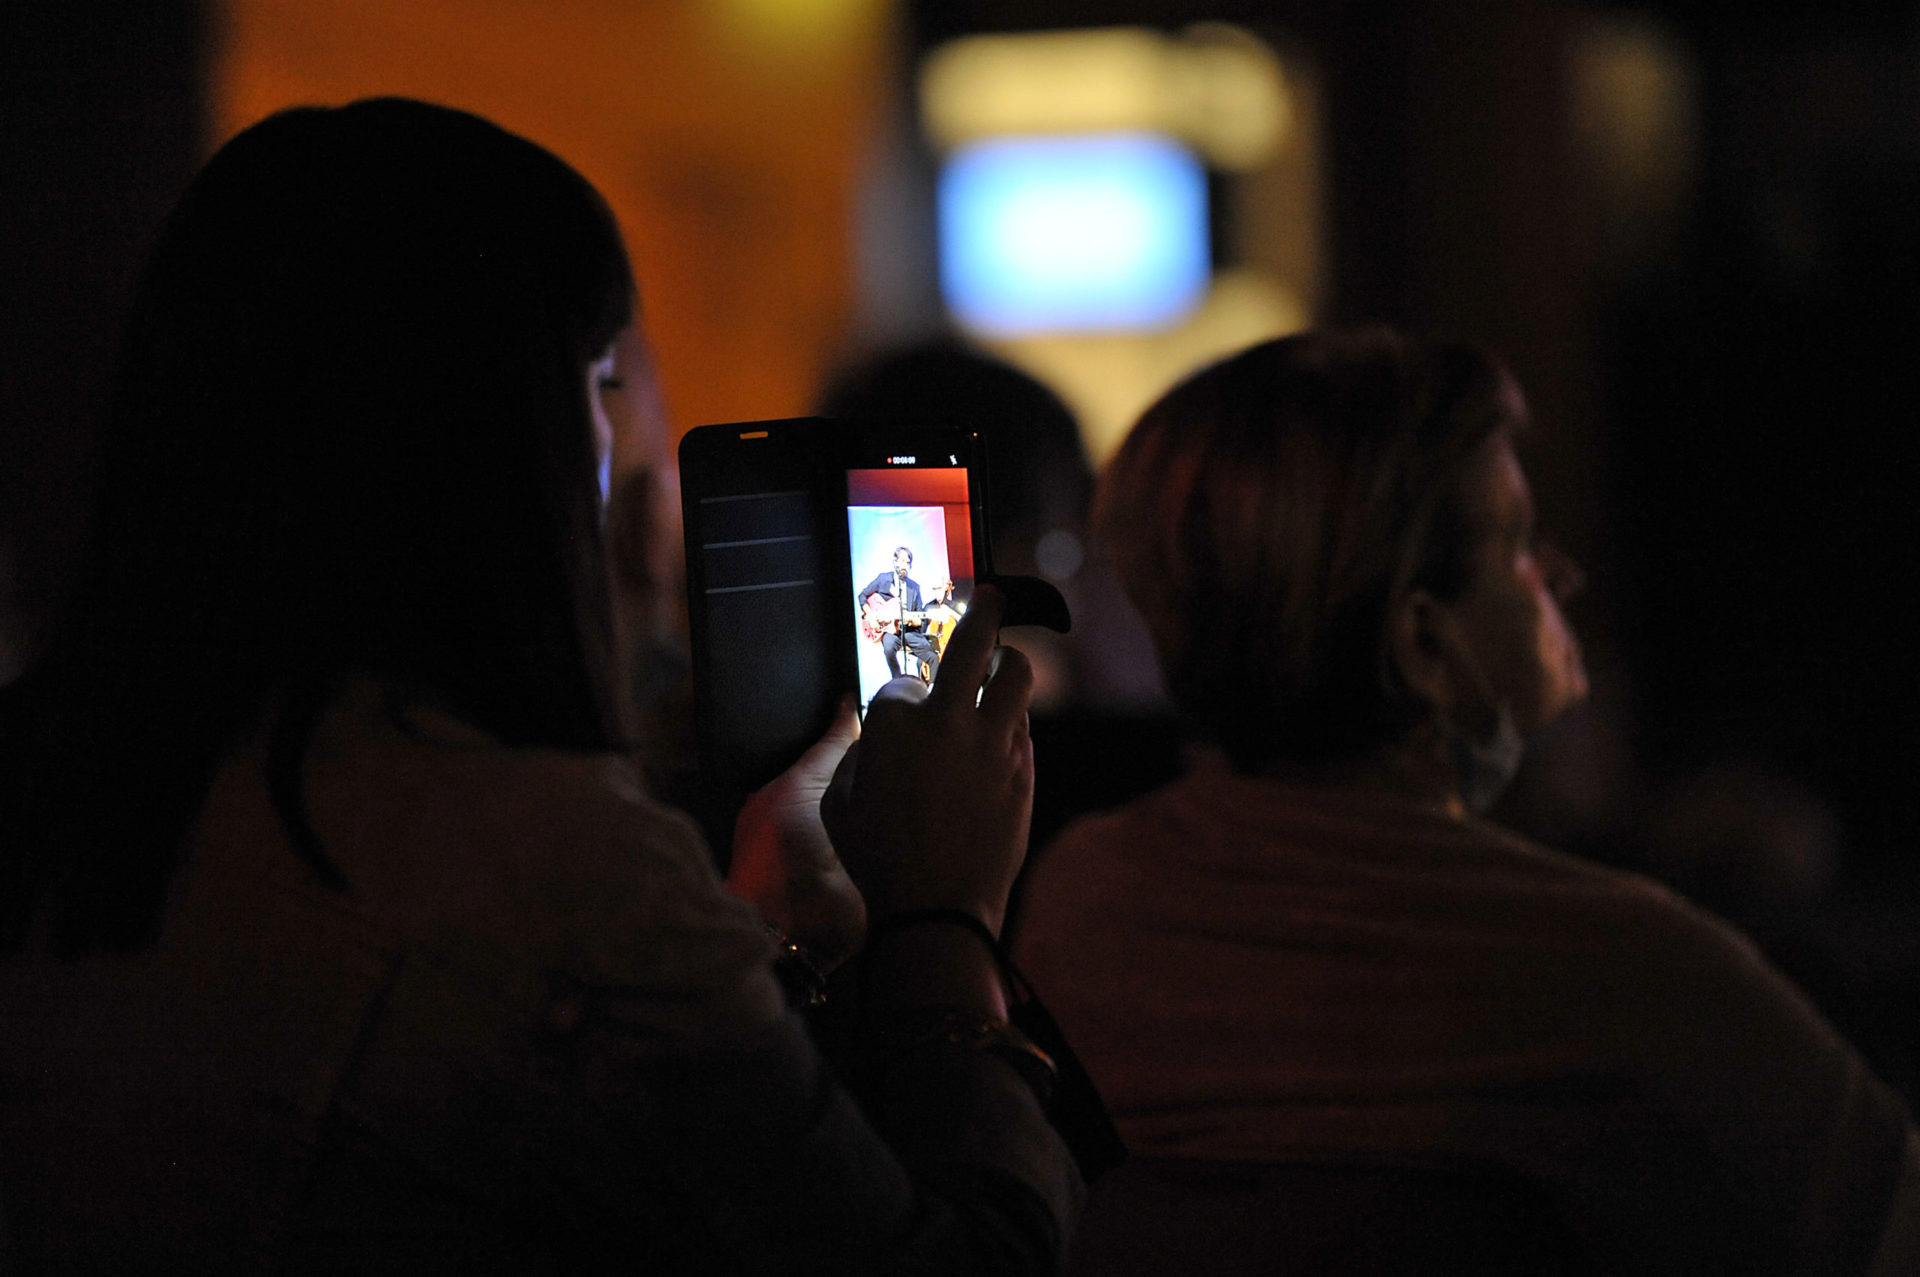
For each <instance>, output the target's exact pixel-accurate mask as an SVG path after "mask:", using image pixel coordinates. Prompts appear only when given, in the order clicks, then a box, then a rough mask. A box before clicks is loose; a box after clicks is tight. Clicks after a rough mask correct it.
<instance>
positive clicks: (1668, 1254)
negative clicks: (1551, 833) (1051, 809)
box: [1018, 328, 1920, 1277]
mask: <svg viewBox="0 0 1920 1277" xmlns="http://www.w3.org/2000/svg"><path fill="white" fill-rule="evenodd" d="M1525 418H1526V412H1525V407H1524V404H1523V401H1522V399H1521V396H1520V392H1519V390H1518V388H1517V386H1516V385H1515V383H1514V381H1513V379H1512V378H1511V377H1510V376H1509V375H1508V374H1507V373H1506V372H1505V370H1504V369H1503V368H1502V367H1501V366H1500V364H1499V363H1498V362H1497V361H1495V360H1494V359H1493V358H1492V357H1490V356H1488V355H1485V354H1483V353H1479V352H1476V351H1474V350H1472V349H1470V348H1467V347H1462V346H1457V345H1447V344H1440V343H1435V342H1428V341H1421V340H1416V339H1413V338H1409V337H1405V336H1402V335H1400V334H1398V333H1395V332H1393V331H1391V330H1388V329H1384V328H1366V329H1355V330H1336V331H1328V332H1319V333H1307V334H1303V335H1300V336H1296V337H1290V338H1286V339H1283V340H1278V341H1272V342H1266V343H1263V344H1261V345H1258V346H1255V347H1252V348H1251V349H1248V350H1246V351H1243V352H1241V353H1239V354H1237V355H1234V356H1232V357H1230V358H1228V359H1226V360H1223V361H1222V362H1220V363H1218V364H1215V365H1214V366H1212V367H1211V368H1208V369H1205V370H1203V371H1201V372H1199V373H1197V374H1195V375H1194V376H1193V377H1191V378H1189V379H1188V380H1187V381H1186V382H1184V383H1182V384H1181V385H1179V386H1177V387H1175V388H1174V389H1173V390H1171V391H1170V392H1168V394H1167V395H1166V396H1165V397H1164V398H1162V399H1161V400H1160V401H1159V402H1158V403H1157V404H1155V405H1154V406H1153V407H1152V408H1150V409H1149V410H1148V411H1147V413H1146V414H1145V415H1144V416H1143V417H1142V418H1141V420H1140V422H1139V424H1138V425H1137V426H1136V427H1135V429H1134V431H1133V433H1132V434H1131V435H1130V436H1129V437H1128V439H1127V441H1126V443H1125V444H1124V446H1123V447H1122V448H1121V450H1120V452H1119V454H1118V455H1117V456H1116V458H1115V459H1114V461H1113V462H1112V464H1111V465H1110V467H1109V468H1108V471H1107V474H1106V476H1105V479H1104V481H1103V484H1102V488H1101V493H1100V498H1099V511H1100V526H1101V528H1102V531H1103V534H1104V535H1105V537H1106V538H1107V540H1108V542H1109V544H1110V545H1111V546H1112V548H1113V553H1114V556H1115V560H1116V562H1117V564H1118V568H1119V573H1120V577H1121V580H1122V582H1123V583H1124V585H1125V587H1126V589H1127V590H1128V592H1129V594H1130V595H1131V597H1132V598H1133V600H1134V602H1135V604H1136V605H1137V606H1138V607H1139V608H1140V610H1141V612H1142V613H1143V614H1144V616H1145V618H1146V621H1147V624H1148V626H1149V628H1150V629H1151V631H1152V633H1153V635H1154V640H1155V644H1156V648H1157V650H1158V653H1159V657H1160V660H1161V664H1162V669H1163V672H1164V673H1165V675H1166V680H1167V685H1168V687H1169V689H1170V690H1171V692H1172V694H1173V697H1174V699H1175V702H1176V703H1177V705H1178V707H1179V708H1180V710H1181V711H1182V712H1183V713H1184V714H1185V715H1186V716H1187V718H1188V720H1189V722H1190V723H1191V725H1192V727H1193V729H1194V731H1195V732H1196V733H1197V734H1198V735H1199V736H1200V737H1201V738H1202V739H1203V740H1204V741H1206V742H1208V743H1209V744H1211V745H1212V746H1213V747H1214V748H1213V750H1212V751H1211V752H1210V753H1209V754H1208V756H1207V757H1206V758H1205V759H1204V760H1203V761H1202V762H1201V763H1200V764H1199V765H1198V766H1196V767H1195V768H1194V769H1193V771H1192V773H1191V774H1190V775H1188V776H1187V777H1185V778H1183V779H1181V780H1179V781H1176V782H1175V783H1174V784H1172V785H1170V786H1168V787H1166V788H1165V789H1162V790H1160V791H1159V792H1157V793H1154V794H1151V795H1148V796H1146V797H1144V798H1140V799H1138V800H1136V801H1134V802H1133V803H1131V804H1129V805H1127V806H1125V807H1122V808H1120V809H1118V810H1116V811H1112V812H1108V813H1104V814H1101V815H1097V816H1093V817H1090V818H1087V819H1084V820H1082V821H1081V822H1079V823H1078V824H1076V825H1073V826H1071V827H1069V828H1068V830H1067V831H1066V832H1065V833H1064V834H1063V835H1062V836H1061V837H1060V838H1059V839H1058V840H1057V841H1056V842H1055V843H1054V845H1053V846H1052V847H1051V848H1050V849H1048V850H1047V851H1046V852H1044V853H1043V855H1042V856H1041V857H1040V859H1039V862H1038V864H1037V866H1036V869H1035V872H1034V874H1033V875H1032V877H1031V881H1030V883H1029V886H1028V890H1027V893H1026V897H1025V911H1024V914H1023V917H1022V922H1021V929H1020V936H1019V944H1018V952H1019V955H1020V957H1021V960H1022V961H1023V963H1024V964H1025V965H1026V968H1027V970H1028V973H1029V974H1030V976H1031V978H1032V980H1033V982H1034V984H1035V986H1036V987H1037V988H1038V989H1039V991H1040V992H1041V993H1042V995H1044V996H1045V997H1046V998H1047V999H1048V1000H1049V1002H1050V1003H1051V1005H1052V1006H1053V1009H1054V1011H1055V1013H1056V1015H1057V1017H1058V1019H1059V1021H1060V1024H1061V1026H1062V1027H1063V1028H1064V1029H1065V1030H1066V1031H1067V1033H1068V1034H1069V1036H1070V1037H1072V1039H1073V1040H1074V1042H1075V1044H1076V1046H1077V1048H1078V1050H1079V1052H1080V1054H1081V1057H1082V1058H1083V1060H1084V1062H1085V1063H1086V1065H1087V1067H1088V1069H1089V1071H1090V1072H1091V1074H1092V1076H1093V1078H1094V1081H1095V1082H1096V1083H1097V1084H1098V1085H1099V1087H1100V1089H1101V1091H1102V1093H1103V1094H1104V1095H1105V1096H1106V1098H1107V1100H1108V1102H1109V1104H1110V1105H1111V1106H1112V1108H1113V1113H1114V1119H1115V1121H1116V1123H1117V1124H1118V1126H1119V1128H1120V1130H1121V1133H1122V1135H1123V1136H1124V1137H1125V1138H1126V1140H1127V1143H1128V1144H1129V1146H1130V1147H1131V1148H1132V1150H1133V1152H1134V1154H1135V1159H1134V1161H1133V1162H1132V1163H1130V1164H1129V1165H1128V1166H1127V1167H1124V1168H1122V1169H1121V1170H1120V1171H1118V1172H1116V1173H1115V1174H1114V1175H1113V1176H1111V1177H1110V1178H1109V1179H1107V1180H1105V1181H1102V1183H1101V1184H1100V1185H1098V1186H1097V1187H1096V1190H1095V1195H1094V1199H1093V1201H1092V1202H1091V1203H1090V1205H1089V1209H1088V1213H1087V1216H1086V1217H1085V1219H1084V1221H1083V1225H1082V1235H1081V1236H1080V1238H1079V1239H1078V1240H1077V1241H1076V1259H1075V1264H1074V1266H1075V1267H1077V1270H1078V1271H1083V1272H1089V1273H1094V1272H1098V1273H1102V1274H1108V1275H1110V1277H1126V1275H1130V1274H1145V1273H1174V1272H1195V1271H1236V1272H1238V1271H1292V1272H1352V1271H1365V1272H1395V1273H1399V1272H1423V1273H1424V1272H1468V1271H1470V1272H1482V1271H1498V1272H1508V1271H1514V1272H1528V1273H1536V1274H1544V1273H1593V1272H1600V1273H1615V1272H1618V1273H1635V1274H1648V1273H1667V1274H1676V1275H1678V1274H1698V1273H1707V1272H1716V1273H1735V1272H1737V1273H1743V1274H1758V1273H1816V1272H1817V1273H1827V1272H1836V1273H1859V1272H1869V1271H1870V1272H1874V1273H1896V1272H1910V1271H1913V1265H1914V1263H1915V1262H1916V1252H1915V1250H1914V1246H1915V1244H1916V1239H1915V1235H1914V1231H1913V1228H1914V1223H1915V1220H1916V1217H1920V1139H1917V1137H1916V1135H1915V1133H1914V1129H1913V1127H1912V1125H1911V1123H1910V1120H1909V1117H1908V1115H1907V1113H1906V1110H1905V1108H1904V1106H1903V1105H1902V1103H1901V1102H1900V1100H1899V1099H1898V1098H1897V1097H1896V1096H1895V1095H1894V1094H1893V1092H1891V1091H1890V1090H1889V1089H1888V1088H1887V1087H1886V1086H1885V1085H1884V1084H1882V1083H1881V1082H1880V1081H1879V1080H1878V1079H1876V1078H1874V1077H1873V1076H1872V1074H1871V1073H1870V1072H1869V1070H1868V1069H1867V1067H1866V1066H1865V1065H1864V1064H1863V1063H1862V1061H1861V1060H1860V1058H1859V1056H1858V1055H1856V1054H1855V1053H1854V1052H1853V1051H1852V1050H1851V1049H1850V1048H1849V1047H1848V1045H1847V1044H1846V1043H1845V1042H1843V1041H1842V1040H1841V1039H1840V1038H1839V1036H1838V1035H1837V1034H1836V1033H1835V1032H1834V1031H1833V1029H1832V1028H1831V1027H1830V1026H1828V1025H1827V1024H1826V1022H1825V1021H1824V1020H1822V1019H1821V1018H1820V1016H1819V1015H1818V1014H1817V1013H1816V1012H1815V1011H1814V1010H1813V1008H1812V1007H1811V1006H1810V1005H1809V1004H1808V1003H1807V1001H1806V1000H1805V998H1804V997H1802V996H1801V995H1800V993H1799V992H1798V991H1797V990H1795V989H1794V988H1793V987H1792V986H1791V985H1789V984H1788V983H1787V981H1786V980H1785V979H1783V978H1782V977H1781V976H1780V975H1779V974H1778V973H1777V972H1775V971H1774V970H1773V969H1772V968H1770V967H1769V966H1768V965H1767V964H1766V963H1765V962H1764V961H1763V960H1762V959H1761V958H1760V956H1759V955H1758V954H1757V953H1756V952H1755V950H1754V949H1753V947H1752V946H1751V945H1750V944H1749V943H1748V942H1747V941H1746V940H1745V939H1743V938H1742V937H1740V936H1739V935H1737V934H1736V933H1734V932H1733V931H1732V930H1731V929H1730V928H1729V927H1727V926H1726V925H1725V924H1723V923H1721V922H1719V921H1718V920H1716V919H1713V918H1711V917H1709V916H1707V915H1705V914H1703V913H1701V912H1699V911H1697V910H1695V909H1694V908H1693V907H1692V906H1690V905H1688V904H1687V903H1686V902H1685V901H1683V900H1681V899H1679V898H1678V897H1676V896H1674V895H1673V894H1671V893H1669V892H1668V891H1666V890H1664V889H1662V888H1661V887H1659V886H1656V885H1655V884H1653V883H1652V882H1649V881H1647V880H1645V879H1642V878H1639V877H1636V876H1633V875H1629V874H1624V873H1620V872H1617V871H1614V870H1610V869H1606V868H1603V867H1601V866H1599V865H1596V864H1592V863H1589V862H1586V861H1584V860H1581V859H1579V858H1577V857H1573V856H1568V855H1563V854H1561V853H1559V852H1555V851H1552V850H1550V849H1548V848H1545V847H1541V846H1537V845H1535V844H1534V843H1532V842H1529V841H1528V840H1526V839H1524V838H1521V837H1519V836H1518V835H1516V834H1514V833H1513V832H1511V831H1509V830H1507V829H1504V828H1502V827H1500V826H1499V825H1496V824H1493V823H1491V822H1489V821H1487V820H1485V819H1483V818H1481V817H1480V816H1479V815H1478V814H1477V813H1478V812H1479V811H1481V810H1483V809H1484V808H1485V807H1486V806H1487V804H1488V803H1489V802H1490V801H1491V800H1492V798H1493V797H1494V796H1495V795H1497V793H1498V792H1499V790H1500V788H1501V786H1502V785H1503V784H1504V782H1505V781H1506V780H1507V779H1508V778H1510V777H1511V775H1512V773H1513V769H1514V767H1515V766H1516V765H1517V763H1518V761H1519V752H1520V748H1521V746H1522V744H1523V742H1524V741H1525V740H1526V738H1527V737H1528V736H1530V735H1531V734H1533V733H1534V732H1537V731H1538V730H1540V729H1541V728H1543V727H1544V726H1546V725H1547V724H1548V723H1550V722H1552V721H1553V720H1554V719H1556V718H1558V717H1559V716H1560V715H1562V714H1563V713H1565V712H1566V711H1567V710H1569V709H1570V708H1572V707H1573V706H1574V705H1575V704H1576V703H1578V701H1579V700H1580V699H1581V698H1582V697H1583V696H1584V695H1585V693H1586V672H1585V668H1584V665H1583V662H1582V657H1581V652H1580V647H1579V644H1578V642H1577V641H1576V640H1575V639H1574V636H1573V634H1572V631H1571V629H1570V628H1569V626H1568V625H1567V622H1566V619H1565V617H1564V615H1563V614H1562V612H1561V607H1560V600H1561V596H1562V595H1563V594H1564V593H1566V592H1567V591H1568V590H1569V589H1570V588H1571V587H1572V585H1573V584H1575V583H1576V580H1577V578H1576V574H1575V572H1574V570H1573V568H1572V565H1571V564H1569V563H1567V562H1566V561H1565V560H1564V559H1563V558H1561V557H1560V556H1559V555H1557V554H1556V553H1554V552H1553V551H1552V550H1551V548H1550V547H1548V546H1546V545H1544V544H1543V543H1542V542H1541V541H1540V540H1539V539H1538V538H1537V537H1536V536H1535V535H1534V529H1533V503H1532V495H1531V493H1530V491H1529V490H1528V487H1527V483H1526V476H1525V473H1524V471H1523V470H1522V468H1521V466H1520V463H1519V460H1518V458H1517V456H1516V454H1515V451H1514V446H1513V441H1514V436H1515V434H1516V432H1517V431H1518V430H1519V429H1520V428H1521V426H1522V425H1523V423H1524V422H1525Z"/></svg>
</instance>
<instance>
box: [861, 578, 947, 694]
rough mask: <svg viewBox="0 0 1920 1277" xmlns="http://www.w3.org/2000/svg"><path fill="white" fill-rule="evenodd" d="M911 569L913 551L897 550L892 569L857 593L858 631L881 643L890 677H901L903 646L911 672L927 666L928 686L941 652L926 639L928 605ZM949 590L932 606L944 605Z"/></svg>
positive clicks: (938, 665)
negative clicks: (910, 663) (909, 660)
mask: <svg viewBox="0 0 1920 1277" xmlns="http://www.w3.org/2000/svg"><path fill="white" fill-rule="evenodd" d="M912 568H913V551H912V550H909V549H908V548H907V547H906V546H904V545H902V546H896V547H895V548H894V551H893V567H892V568H891V569H890V570H888V571H886V572H882V573H881V574H880V575H879V576H876V577H874V578H873V580H871V581H869V582H867V584H866V587H865V588H864V589H862V590H861V591H860V593H859V596H858V598H859V602H860V618H861V627H862V629H863V630H864V631H865V632H866V634H867V637H868V638H875V637H877V638H878V639H879V640H880V652H881V655H883V656H885V657H886V658H887V669H889V670H890V671H892V673H893V677H895V678H899V677H900V674H901V669H900V648H901V647H902V646H903V645H904V646H905V647H906V649H907V653H908V654H909V655H910V656H912V657H914V658H915V660H916V664H915V665H914V667H913V669H912V672H913V673H915V674H918V673H919V672H920V666H919V665H918V663H917V662H920V661H924V662H926V678H927V680H928V681H929V682H931V681H932V679H933V676H934V675H935V674H936V673H938V672H939V669H940V649H939V648H938V647H936V646H935V645H934V642H933V640H932V639H931V638H929V637H927V628H926V620H927V618H926V606H927V601H926V599H925V598H924V596H923V595H922V594H921V592H920V584H919V582H917V581H915V580H914V579H913V578H912V577H910V576H908V575H907V573H908V572H909V571H910V570H912ZM952 590H953V586H952V584H951V583H948V585H947V586H946V587H945V588H944V589H942V590H941V592H940V596H939V597H938V598H936V599H935V600H934V602H935V603H944V602H945V601H946V597H947V595H948V594H950V593H951V592H952ZM916 614H917V615H916Z"/></svg>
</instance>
